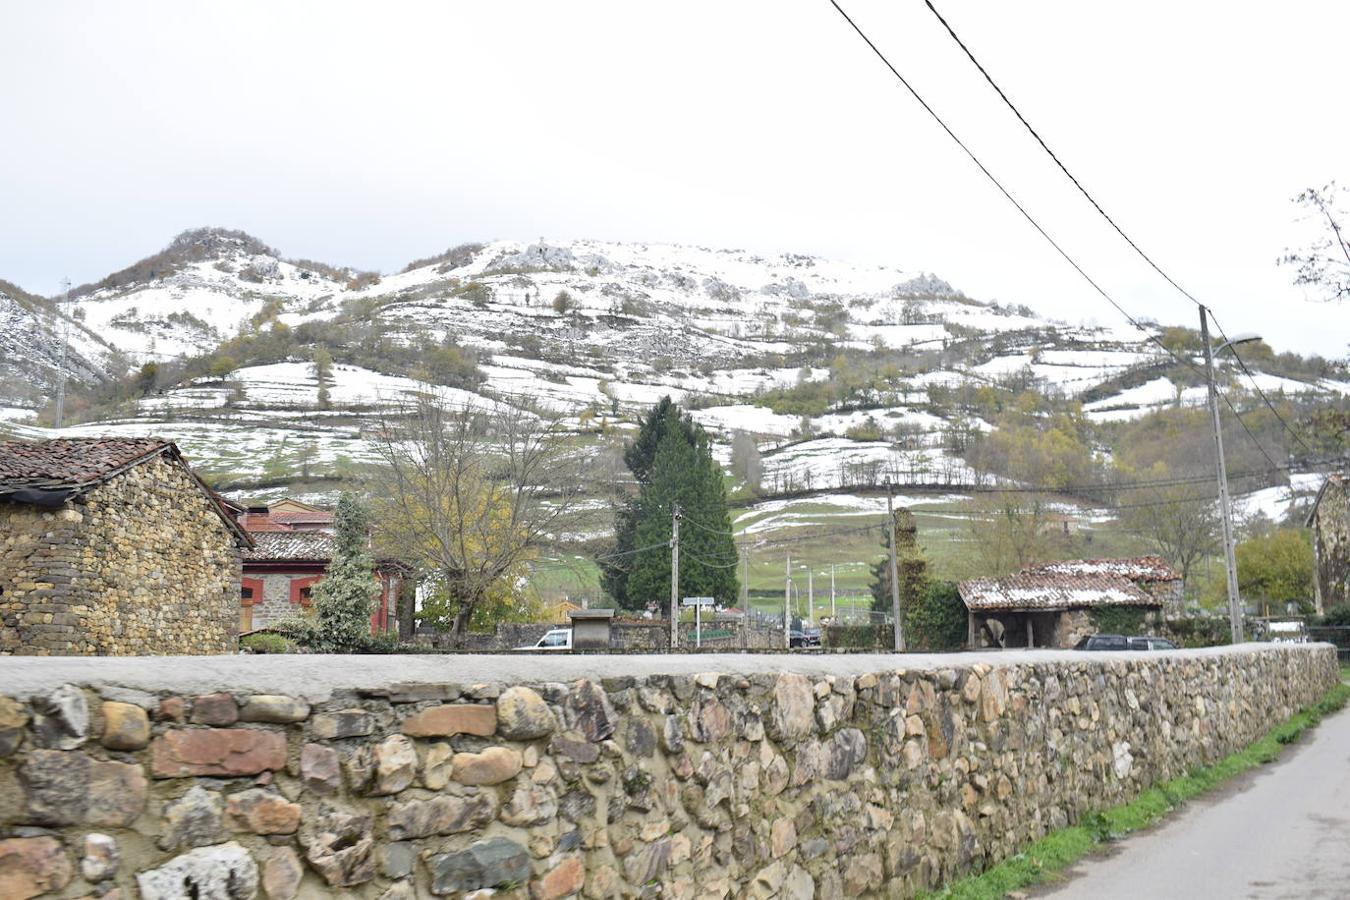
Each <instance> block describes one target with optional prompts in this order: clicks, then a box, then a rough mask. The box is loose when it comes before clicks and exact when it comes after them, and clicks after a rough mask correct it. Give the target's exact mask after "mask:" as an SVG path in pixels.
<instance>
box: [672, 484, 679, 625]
mask: <svg viewBox="0 0 1350 900" xmlns="http://www.w3.org/2000/svg"><path fill="white" fill-rule="evenodd" d="M679 648H680V504H678V503H676V504H675V505H674V507H673V508H672V509H671V511H670V649H672V650H678V649H679Z"/></svg>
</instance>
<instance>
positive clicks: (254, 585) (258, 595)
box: [239, 578, 263, 606]
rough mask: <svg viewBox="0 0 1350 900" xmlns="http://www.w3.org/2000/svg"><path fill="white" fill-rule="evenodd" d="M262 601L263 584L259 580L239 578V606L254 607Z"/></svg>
mask: <svg viewBox="0 0 1350 900" xmlns="http://www.w3.org/2000/svg"><path fill="white" fill-rule="evenodd" d="M262 601H263V583H262V579H261V578H241V579H240V580H239V604H240V605H241V606H256V605H257V604H259V603H262Z"/></svg>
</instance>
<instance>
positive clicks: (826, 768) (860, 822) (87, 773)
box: [0, 645, 1339, 900]
mask: <svg viewBox="0 0 1350 900" xmlns="http://www.w3.org/2000/svg"><path fill="white" fill-rule="evenodd" d="M1019 657H1021V658H1022V659H1024V660H1026V661H1024V662H1020V661H1019ZM989 658H990V657H989V656H988V655H986V656H985V657H979V656H967V655H951V656H947V657H942V658H940V659H937V660H935V659H934V658H933V657H888V658H882V657H857V658H856V665H857V666H858V667H859V668H858V670H857V671H853V672H848V673H847V674H842V673H844V672H846V671H847V667H848V666H849V665H852V664H855V663H854V662H852V661H851V660H850V658H848V657H836V658H835V659H833V660H831V661H830V665H832V666H834V667H835V668H834V671H835V674H829V675H823V674H816V675H807V674H801V673H799V672H794V671H793V668H794V667H803V666H809V665H810V662H809V660H808V659H803V658H802V657H790V656H780V657H754V658H749V657H746V658H742V660H748V661H750V662H744V661H743V662H741V663H739V664H738V666H739V667H741V668H743V669H744V668H745V667H746V666H748V665H751V664H752V663H753V661H754V660H763V661H764V663H763V665H762V668H763V671H761V672H756V671H748V670H746V671H741V672H737V673H734V674H718V673H715V672H707V673H703V674H679V675H662V674H646V673H648V672H653V671H660V670H659V668H656V667H659V666H660V665H662V664H663V659H662V658H659V657H658V658H651V659H650V661H649V662H648V663H646V664H645V665H644V664H643V663H641V662H638V661H637V660H639V659H640V658H638V657H634V658H633V660H634V661H633V662H632V663H631V664H629V671H631V672H633V673H634V674H629V675H623V676H621V677H607V678H602V679H601V678H597V679H595V680H590V679H586V678H582V679H580V680H575V681H569V682H567V683H555V682H549V681H544V680H540V681H534V682H530V683H498V682H486V681H484V682H475V680H474V671H475V665H476V663H475V660H478V662H477V666H478V668H479V669H480V671H487V670H488V669H487V668H486V667H487V666H488V665H489V662H487V661H483V658H474V657H458V658H455V659H453V660H448V661H446V663H445V665H447V666H449V665H453V666H454V669H453V671H455V672H456V674H457V676H458V678H459V680H458V681H457V682H453V683H452V682H441V681H434V682H419V683H392V682H390V681H384V682H380V683H371V684H368V685H363V686H360V687H358V688H356V689H345V688H344V689H340V690H334V691H329V692H327V693H326V694H324V695H323V696H322V697H321V698H320V697H318V696H317V695H315V694H313V693H306V691H305V689H304V688H301V687H297V688H296V689H295V693H296V695H295V696H290V695H281V694H260V693H253V692H250V691H240V690H228V689H226V690H221V691H218V692H215V693H205V694H198V695H195V696H182V695H180V694H179V693H177V692H175V691H174V690H173V685H172V683H170V679H169V676H168V675H167V674H166V675H165V684H164V689H163V690H145V689H144V688H147V687H148V686H152V685H149V684H148V683H147V680H148V679H147V676H146V675H145V674H144V673H142V674H141V675H140V677H139V678H138V679H137V680H136V681H135V682H134V683H135V684H137V686H138V688H140V689H134V690H133V689H130V688H126V687H112V686H108V685H106V684H102V683H99V682H98V681H97V680H94V679H92V678H91V679H88V680H87V681H86V683H76V684H66V685H64V686H61V687H58V688H55V689H52V687H51V686H50V685H47V686H44V687H42V688H41V689H40V690H37V692H36V693H32V692H31V691H29V692H26V693H25V695H24V696H22V697H17V696H16V697H0V896H3V897H5V898H27V897H33V896H39V895H43V896H61V897H76V896H102V897H120V898H130V897H137V896H141V897H146V898H170V897H173V898H177V897H189V896H191V897H202V898H207V897H210V898H231V900H241V898H249V897H254V896H267V897H271V898H289V897H293V896H327V895H341V896H356V897H382V898H404V897H424V896H472V895H474V892H477V891H480V890H484V889H496V894H495V896H505V897H521V898H525V897H533V898H559V897H565V896H572V895H581V896H586V897H596V898H601V897H604V898H608V897H632V896H639V895H641V896H655V895H657V894H658V890H659V895H660V896H662V897H675V898H694V897H733V896H734V897H742V896H744V897H770V896H781V897H790V898H809V897H813V896H816V897H839V896H858V895H866V894H878V895H880V894H885V895H888V896H905V895H909V894H913V893H915V892H917V891H919V890H921V889H924V888H928V887H933V886H935V885H938V884H940V883H942V882H944V881H946V880H948V879H951V878H954V877H957V876H960V875H962V874H964V873H967V872H971V871H974V870H978V869H981V868H983V867H985V866H988V865H989V864H991V863H993V862H996V861H998V860H1001V859H1003V858H1005V857H1007V856H1008V855H1010V854H1012V853H1014V852H1016V851H1017V850H1018V849H1019V848H1021V847H1024V846H1025V845H1027V844H1028V843H1030V842H1031V841H1033V840H1035V839H1036V838H1038V837H1040V836H1041V835H1043V834H1044V833H1045V832H1046V831H1047V830H1050V829H1053V828H1057V827H1060V826H1063V825H1066V824H1068V823H1071V822H1074V821H1076V820H1077V819H1078V818H1079V817H1080V816H1081V815H1082V814H1083V813H1085V812H1087V811H1090V810H1093V809H1097V808H1101V807H1105V806H1108V805H1112V804H1116V803H1119V802H1122V801H1125V800H1127V799H1129V798H1131V797H1133V796H1134V795H1136V794H1138V793H1139V792H1140V791H1141V790H1142V789H1143V788H1145V787H1147V786H1148V785H1150V784H1152V783H1154V782H1156V781H1159V780H1161V779H1166V778H1170V777H1173V776H1176V775H1179V774H1181V773H1183V772H1185V771H1186V770H1188V769H1189V768H1191V767H1193V766H1195V765H1197V764H1201V763H1206V762H1212V761H1214V760H1216V759H1218V758H1219V757H1221V756H1222V755H1224V754H1226V753H1228V752H1230V751H1232V750H1235V749H1237V748H1238V747H1240V746H1242V745H1244V744H1246V743H1249V742H1250V741H1252V740H1254V739H1255V738H1257V737H1258V736H1259V735H1261V734H1262V733H1263V732H1264V731H1266V730H1267V729H1268V728H1270V727H1271V726H1272V725H1274V724H1276V723H1278V722H1279V721H1281V720H1283V719H1285V718H1286V717H1288V716H1289V715H1290V714H1292V713H1293V712H1294V711H1295V710H1296V709H1297V708H1299V707H1301V706H1304V705H1307V704H1309V703H1311V702H1313V701H1314V700H1316V699H1317V698H1318V697H1320V696H1321V695H1322V694H1323V693H1324V692H1325V691H1326V690H1328V689H1329V688H1330V687H1332V686H1333V685H1334V684H1335V683H1336V682H1337V680H1338V678H1339V672H1338V669H1337V665H1336V657H1335V652H1334V650H1333V648H1331V647H1329V646H1327V645H1265V646H1257V645H1246V646H1244V647H1240V648H1232V649H1228V648H1225V649H1221V650H1204V651H1183V652H1179V653H1142V654H1134V655H1128V656H1127V655H1125V654H1095V655H1094V654H1074V653H1064V654H1061V655H1059V656H1052V657H1049V661H1046V660H1047V657H1046V656H1044V655H1043V656H1039V657H1037V656H1031V655H1027V656H1022V655H1021V654H1018V653H1005V654H1002V655H1001V656H996V657H994V659H995V662H994V663H993V664H992V665H991V664H990V663H989V662H988V660H989ZM664 659H666V660H670V661H671V662H668V663H665V664H666V665H669V666H670V669H671V670H672V671H679V670H680V667H679V666H678V665H675V664H674V663H675V662H677V661H678V660H679V658H678V657H666V658H664ZM879 659H885V660H886V664H887V665H889V666H892V667H891V668H886V669H885V670H884V671H875V669H876V668H877V666H876V665H875V664H876V662H877V660H879ZM255 661H256V662H255ZM15 662H17V661H15ZM90 662H91V663H97V662H99V661H97V660H95V661H90ZM109 662H110V663H111V662H113V661H109ZM248 662H249V665H250V666H252V665H256V666H259V667H265V666H268V665H276V666H278V669H277V672H278V674H279V676H280V673H282V672H283V671H290V670H283V669H282V668H280V666H282V665H285V663H282V662H277V663H273V662H272V661H271V660H268V659H263V658H254V659H250V660H249V661H248ZM12 664H13V663H11V664H10V665H12ZM305 664H306V665H317V666H324V665H331V666H332V667H333V671H334V672H338V671H341V670H340V668H339V667H343V666H346V665H349V664H348V663H347V662H346V661H345V660H343V659H341V658H337V659H332V660H326V661H320V662H314V661H312V660H310V661H306V662H305ZM418 664H419V665H422V666H430V665H433V664H436V663H435V662H434V661H421V662H420V663H418ZM585 664H587V663H586V660H584V659H579V660H571V661H569V662H568V663H567V664H566V665H565V666H564V665H559V667H558V668H557V669H556V671H569V670H570V671H578V670H579V668H580V667H581V666H583V665H585ZM755 664H757V663H755ZM869 665H870V666H871V669H868V670H865V669H862V668H861V667H862V666H869ZM903 665H908V666H910V668H907V669H905V668H901V669H897V668H894V666H903ZM145 666H146V667H154V666H162V667H163V668H162V669H161V670H159V671H163V672H165V673H168V672H170V671H171V670H170V669H169V666H170V661H157V660H146V661H145ZM546 666H547V663H544V662H540V663H539V664H538V667H539V670H540V674H541V675H543V674H544V673H545V672H546V671H548V670H547V668H546ZM71 671H77V670H71ZM78 671H88V672H96V671H97V669H96V667H91V668H90V669H88V670H78ZM220 671H228V670H227V669H221V670H220ZM250 671H251V673H252V675H253V677H255V678H256V676H257V671H256V670H250ZM685 671H688V670H687V669H686V670H685ZM19 682H20V678H19V676H18V675H17V674H12V676H11V681H10V684H12V685H13V684H18V683H19ZM197 683H200V682H197ZM249 683H251V684H256V683H257V681H256V680H255V681H251V682H249ZM4 684H5V678H4V670H3V669H0V692H3V691H4V687H3V685H4ZM223 687H226V688H228V686H223ZM11 690H13V689H12V688H11ZM254 690H256V688H254ZM307 697H308V698H309V699H310V700H313V701H314V702H313V703H311V702H307V700H306V699H305V698H307ZM477 896H480V897H483V896H486V894H478V895H477Z"/></svg>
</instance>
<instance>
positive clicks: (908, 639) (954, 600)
mask: <svg viewBox="0 0 1350 900" xmlns="http://www.w3.org/2000/svg"><path fill="white" fill-rule="evenodd" d="M967 624H968V622H967V618H966V605H965V603H964V602H962V600H961V594H960V593H959V592H958V591H957V589H956V582H954V581H931V582H929V583H928V584H927V585H926V586H925V588H924V590H923V592H922V593H921V594H919V597H918V600H917V602H916V603H914V604H913V605H911V606H910V608H909V609H907V610H905V627H906V630H907V633H906V635H905V645H906V646H907V647H909V648H910V649H911V650H959V649H960V648H961V647H962V646H964V645H965V642H966V628H967Z"/></svg>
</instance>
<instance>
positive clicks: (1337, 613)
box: [1317, 604, 1350, 628]
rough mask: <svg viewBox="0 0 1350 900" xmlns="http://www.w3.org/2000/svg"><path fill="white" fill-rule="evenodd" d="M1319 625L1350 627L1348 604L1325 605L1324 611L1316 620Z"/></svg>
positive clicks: (1349, 608) (1349, 606) (1349, 607)
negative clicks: (1325, 609)
mask: <svg viewBox="0 0 1350 900" xmlns="http://www.w3.org/2000/svg"><path fill="white" fill-rule="evenodd" d="M1317 624H1319V625H1329V626H1331V627H1333V628H1350V604H1341V605H1340V606H1329V607H1327V611H1326V613H1325V614H1324V615H1323V616H1322V618H1321V619H1319V620H1318V622H1317Z"/></svg>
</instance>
